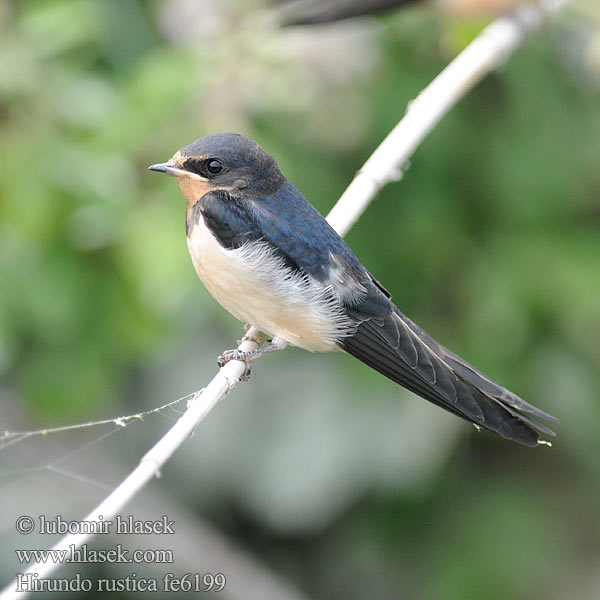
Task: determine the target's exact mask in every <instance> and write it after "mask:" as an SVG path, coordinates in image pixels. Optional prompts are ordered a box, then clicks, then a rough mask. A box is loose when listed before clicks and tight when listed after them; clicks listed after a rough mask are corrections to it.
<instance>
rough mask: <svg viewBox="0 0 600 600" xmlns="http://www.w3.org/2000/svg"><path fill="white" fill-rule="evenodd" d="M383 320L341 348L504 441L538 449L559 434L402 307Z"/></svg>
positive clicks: (363, 327) (364, 325)
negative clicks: (542, 436) (543, 437)
mask: <svg viewBox="0 0 600 600" xmlns="http://www.w3.org/2000/svg"><path fill="white" fill-rule="evenodd" d="M394 308H395V310H394V311H392V312H390V313H389V314H388V315H387V316H386V317H384V318H381V319H365V318H364V315H363V314H360V313H356V314H352V311H349V312H350V314H351V316H353V317H355V318H356V319H357V320H358V321H360V324H359V325H358V327H357V329H356V332H355V333H354V334H353V335H351V336H349V337H346V338H344V339H343V340H341V342H340V343H339V345H340V347H341V348H342V349H343V350H345V351H346V352H348V353H349V354H352V355H353V356H355V357H356V358H358V359H359V360H361V361H362V362H364V363H366V364H367V365H369V366H370V367H372V368H373V369H375V370H376V371H379V372H380V373H382V374H383V375H385V376H386V377H389V378H390V379H391V380H392V381H395V382H396V383H399V384H400V385H402V386H404V387H405V388H407V389H409V390H410V391H412V392H414V393H415V394H418V395H419V396H421V397H422V398H425V399H426V400H429V401H430V402H433V403H434V404H437V405H438V406H440V407H442V408H444V409H446V410H448V411H450V412H451V413H453V414H455V415H457V416H459V417H462V418H463V419H466V420H467V421H470V422H471V423H474V424H475V425H478V426H480V427H483V428H485V429H489V430H490V431H493V432H495V433H498V434H499V435H501V436H502V437H504V438H506V439H509V440H513V441H515V442H518V443H520V444H523V445H525V446H537V445H538V443H539V442H540V437H539V433H540V432H541V433H544V434H546V435H549V436H553V435H554V432H553V431H552V430H551V429H549V428H548V427H546V426H545V425H543V424H542V423H540V422H539V421H537V420H535V419H536V418H537V419H544V420H546V421H551V422H553V423H558V419H556V417H553V416H552V415H549V414H548V413H546V412H544V411H543V410H540V409H539V408H536V407H535V406H532V405H531V404H528V403H527V402H525V401H524V400H522V399H521V398H519V397H518V396H516V395H515V394H513V393H512V392H510V391H509V390H507V389H506V388H504V387H502V386H501V385H499V384H498V383H496V382H495V381H493V380H492V379H490V378H489V377H488V376H487V375H485V374H484V373H482V372H481V371H479V370H478V369H476V368H475V367H473V366H472V365H470V364H469V363H468V362H466V361H465V360H463V359H462V358H460V357H459V356H458V355H456V354H454V353H453V352H451V351H450V350H448V349H447V348H445V347H444V346H442V345H441V344H440V343H438V342H437V341H436V340H434V339H433V338H432V337H431V336H430V335H429V334H428V333H427V332H425V331H424V330H423V329H421V328H420V327H419V326H418V325H416V324H415V323H413V322H412V321H411V320H410V319H408V317H406V316H405V315H403V314H402V313H401V312H400V311H399V310H398V309H397V308H396V307H394Z"/></svg>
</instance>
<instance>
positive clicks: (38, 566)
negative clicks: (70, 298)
mask: <svg viewBox="0 0 600 600" xmlns="http://www.w3.org/2000/svg"><path fill="white" fill-rule="evenodd" d="M566 1H567V0H541V1H540V2H539V3H538V4H536V5H533V4H532V5H522V6H520V7H518V8H517V9H516V10H515V11H514V12H513V13H512V14H511V15H509V16H506V17H502V18H500V19H497V20H496V21H494V22H493V23H492V24H491V25H489V26H488V27H487V28H486V29H484V30H483V31H482V33H481V34H480V35H479V36H478V37H477V39H475V40H474V41H473V42H472V43H471V44H470V45H469V46H468V47H467V48H466V49H465V50H464V51H463V52H462V53H461V54H460V55H459V56H457V57H456V59H454V60H453V61H452V62H451V63H450V64H449V65H448V66H447V67H446V68H445V69H444V70H443V71H442V72H441V73H440V74H439V75H438V76H437V77H436V78H435V79H434V80H433V81H432V82H431V84H430V85H429V86H427V88H425V89H424V90H423V91H422V92H421V94H420V95H419V96H418V97H417V98H416V99H415V100H414V101H413V102H411V104H410V106H409V108H408V111H407V112H406V115H405V116H404V118H403V119H402V120H401V121H400V122H399V123H398V125H396V127H395V128H394V129H393V130H392V131H391V133H390V134H389V135H388V136H387V138H385V140H384V141H383V142H382V143H381V145H380V146H379V147H378V148H377V149H376V150H375V152H374V153H373V154H372V155H371V157H370V158H369V159H368V160H367V162H366V163H365V164H364V166H363V167H362V169H360V171H359V172H358V173H357V175H356V177H355V178H354V180H353V181H352V183H351V184H350V185H349V186H348V188H347V189H346V191H345V192H344V194H343V195H342V196H341V198H340V199H339V201H338V202H337V203H336V205H335V206H334V207H333V209H332V210H331V212H330V213H329V215H328V217H327V219H328V221H329V222H330V223H331V225H332V226H333V228H334V229H336V231H337V232H338V233H339V234H340V235H345V234H346V233H347V232H348V231H349V229H350V228H351V227H352V225H353V224H354V223H355V222H356V221H357V220H358V218H359V217H360V215H361V214H362V213H363V212H364V211H365V209H366V208H367V206H368V205H369V203H370V202H371V200H372V199H373V197H374V196H375V194H376V193H377V192H378V191H379V189H380V188H381V187H383V186H384V185H385V184H386V183H389V182H390V181H393V180H397V179H399V178H400V177H401V175H402V168H403V165H404V164H405V163H406V161H407V160H408V159H409V158H410V157H411V156H412V154H413V152H414V151H415V150H416V148H417V147H418V145H419V144H420V143H421V141H422V140H423V139H424V138H425V136H426V135H427V134H428V133H429V132H430V131H431V130H432V129H433V127H434V126H435V125H436V124H437V123H438V122H439V120H440V119H441V118H442V117H443V116H444V115H445V114H446V113H447V112H448V111H449V110H450V108H452V106H454V104H456V102H457V101H458V100H459V99H460V98H462V97H463V96H465V95H466V94H467V92H468V91H469V90H470V89H471V88H473V87H474V86H475V85H476V84H477V83H478V82H479V81H480V80H481V79H482V78H483V77H484V76H485V75H486V74H487V73H489V72H490V71H492V70H494V69H495V68H497V67H498V66H500V65H501V64H503V62H504V61H505V60H506V58H507V57H508V56H509V55H510V54H511V53H512V52H513V51H514V50H515V49H516V48H517V47H518V46H519V45H520V44H521V43H522V42H523V41H524V39H525V37H526V36H527V34H528V33H529V32H530V31H533V30H535V29H537V28H539V27H540V26H541V24H542V23H543V21H544V20H545V19H546V18H547V17H549V16H550V15H551V14H553V13H554V12H555V11H556V10H557V9H558V8H560V7H561V6H562V5H563V4H565V3H566ZM264 340H265V336H264V334H262V333H261V332H259V331H258V330H256V329H255V328H251V329H250V330H249V331H248V333H247V334H246V336H245V337H244V339H243V340H242V343H241V344H240V346H239V349H240V350H243V351H248V350H253V349H255V348H257V347H259V346H260V344H261V343H263V342H264ZM244 369H245V366H244V364H243V363H242V362H239V361H231V362H229V363H227V364H226V365H225V366H224V367H223V368H222V369H221V370H220V371H219V373H217V375H216V376H215V377H214V378H213V380H212V381H211V382H210V383H209V384H208V385H207V386H206V387H205V388H204V389H203V390H201V391H200V392H198V393H197V394H195V396H194V398H193V400H192V401H190V403H189V407H188V409H187V410H186V412H185V413H184V414H183V415H182V416H181V417H180V418H179V420H178V421H177V422H176V423H175V425H174V426H173V427H172V428H171V429H170V430H169V431H168V432H167V433H166V434H165V435H164V436H163V437H162V438H161V439H160V440H159V441H158V442H157V443H156V444H155V446H154V447H153V448H152V449H151V450H149V451H148V452H147V453H146V454H145V455H144V456H143V457H142V459H141V461H140V463H139V465H138V466H137V467H136V469H135V470H134V471H133V472H132V473H131V474H130V475H129V476H128V477H127V478H126V479H125V480H124V481H123V482H122V483H121V484H120V485H119V486H118V487H117V488H116V489H115V490H114V491H113V492H112V493H111V494H110V495H109V496H108V497H107V498H106V499H105V500H104V501H103V502H102V503H101V504H100V505H99V506H97V507H96V508H95V509H94V510H92V511H91V512H90V513H89V514H88V515H86V516H85V517H84V519H83V520H85V521H98V520H99V519H100V517H102V519H103V520H104V521H107V520H110V519H112V518H113V517H114V516H115V515H116V514H117V513H118V512H119V511H120V510H121V509H122V508H123V507H124V506H125V504H126V503H127V502H128V501H129V500H130V499H131V498H132V497H133V496H134V495H135V494H137V493H138V492H139V491H140V490H141V488H142V487H143V486H144V485H145V484H146V483H147V482H148V481H149V480H150V479H152V478H153V477H156V476H158V475H159V473H160V469H161V467H162V466H163V465H164V464H165V462H166V461H167V460H168V459H169V457H170V456H171V455H172V454H173V452H175V450H176V449H177V448H178V447H179V446H181V444H183V442H184V441H185V440H186V439H187V438H188V437H189V435H190V434H191V433H192V431H193V430H194V428H195V427H196V426H197V425H198V424H199V423H200V422H201V421H202V420H203V419H204V418H205V417H206V415H208V413H209V412H210V411H211V410H212V409H213V408H214V407H215V405H216V404H217V403H218V402H219V401H220V400H222V399H223V398H224V397H225V396H226V395H227V394H228V393H229V392H230V391H231V390H232V389H233V387H234V386H235V385H236V384H237V382H238V381H239V378H240V376H241V375H242V374H243V372H244ZM90 537H91V534H81V533H80V534H70V535H67V536H66V537H64V538H62V539H61V540H60V541H59V542H58V543H57V544H56V545H55V546H54V547H53V550H68V549H69V547H70V546H71V545H72V544H74V545H75V547H79V546H80V545H81V544H83V543H84V542H85V541H86V540H88V539H89V538H90ZM57 567H58V563H56V564H55V563H52V562H50V561H49V562H46V563H35V564H32V565H31V566H30V567H29V568H28V569H27V570H26V571H24V573H26V574H32V575H33V574H36V575H37V576H38V577H39V579H43V578H45V577H47V576H48V575H50V574H51V573H52V572H53V571H54V570H55V569H56V568H57ZM16 584H17V580H14V581H13V582H12V583H11V584H9V586H7V587H6V588H5V589H4V591H3V592H2V593H0V600H9V599H12V598H16V597H17V596H21V597H22V596H23V594H25V592H17V591H16Z"/></svg>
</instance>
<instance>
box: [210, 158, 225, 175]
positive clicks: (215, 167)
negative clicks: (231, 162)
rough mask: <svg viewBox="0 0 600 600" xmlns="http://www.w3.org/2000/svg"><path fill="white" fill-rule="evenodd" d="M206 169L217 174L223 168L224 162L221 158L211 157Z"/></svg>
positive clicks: (212, 173)
mask: <svg viewBox="0 0 600 600" xmlns="http://www.w3.org/2000/svg"><path fill="white" fill-rule="evenodd" d="M206 170H207V171H208V172H209V173H210V174H211V175H217V174H218V173H220V172H221V171H222V170H223V163H222V162H221V161H220V160H217V159H216V158H211V159H210V160H209V161H207V163H206Z"/></svg>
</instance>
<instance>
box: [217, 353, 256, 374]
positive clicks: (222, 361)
mask: <svg viewBox="0 0 600 600" xmlns="http://www.w3.org/2000/svg"><path fill="white" fill-rule="evenodd" d="M231 360H241V361H242V362H243V363H244V365H245V366H246V368H245V369H244V372H243V373H242V374H241V375H240V381H248V380H249V379H250V375H251V373H252V360H251V359H250V358H249V356H248V352H243V351H242V350H225V352H223V354H221V356H219V357H218V358H217V364H218V365H219V367H224V366H225V365H226V364H227V363H228V362H229V361H231Z"/></svg>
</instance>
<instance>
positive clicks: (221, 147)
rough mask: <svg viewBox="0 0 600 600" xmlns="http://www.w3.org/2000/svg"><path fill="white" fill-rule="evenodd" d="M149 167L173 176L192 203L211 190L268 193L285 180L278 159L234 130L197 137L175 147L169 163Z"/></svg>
mask: <svg viewBox="0 0 600 600" xmlns="http://www.w3.org/2000/svg"><path fill="white" fill-rule="evenodd" d="M148 168H149V169H150V170H151V171H158V172H160V173H167V174H168V175H172V176H173V177H175V179H177V182H178V183H179V187H180V188H181V192H182V193H183V195H184V196H185V197H186V199H187V200H188V202H189V203H191V204H194V203H195V202H197V201H198V200H199V199H200V198H201V197H202V196H204V194H206V193H207V192H210V191H213V190H226V191H228V192H230V193H232V194H234V195H244V194H252V195H269V194H271V193H273V192H274V191H276V190H277V189H278V188H279V187H280V186H281V185H282V183H283V182H284V181H285V178H284V177H283V175H282V174H281V171H280V170H279V166H278V165H277V161H276V160H275V159H274V158H273V157H272V156H271V155H270V154H269V153H268V152H266V151H265V150H263V149H262V148H261V147H260V146H259V145H258V144H257V143H256V142H253V141H252V140H249V139H248V138H246V137H244V136H243V135H240V134H237V133H217V134H215V135H208V136H206V137H203V138H200V139H198V140H196V141H195V142H192V143H191V144H188V145H187V146H184V147H183V148H181V150H178V151H177V152H176V153H175V154H174V156H173V158H171V160H169V161H168V162H166V163H159V164H156V165H152V166H150V167H148Z"/></svg>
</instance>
